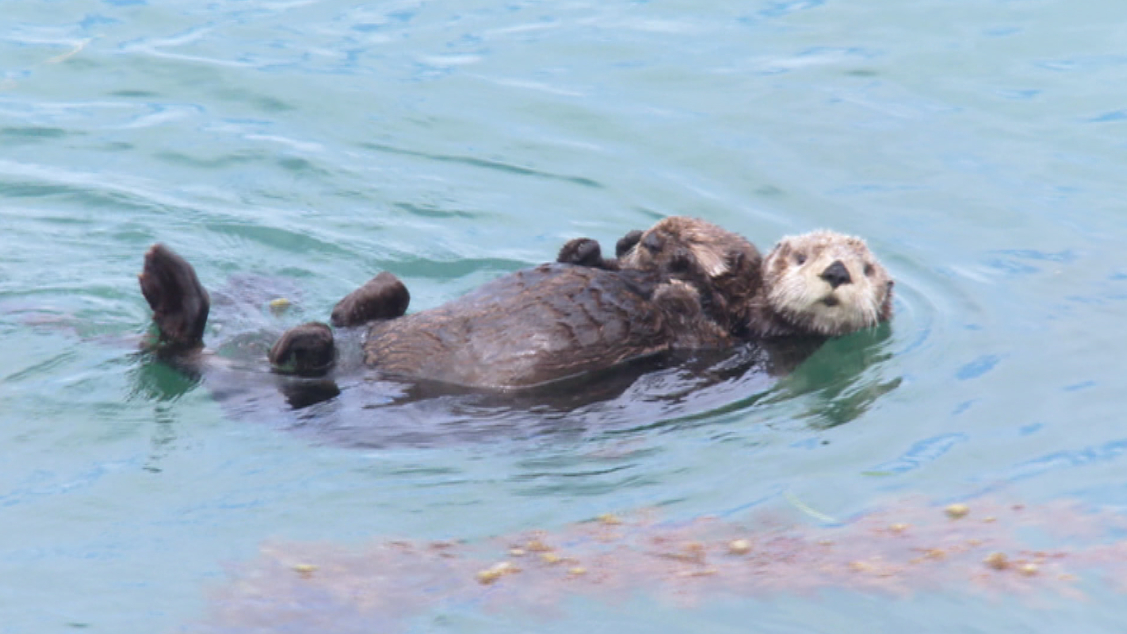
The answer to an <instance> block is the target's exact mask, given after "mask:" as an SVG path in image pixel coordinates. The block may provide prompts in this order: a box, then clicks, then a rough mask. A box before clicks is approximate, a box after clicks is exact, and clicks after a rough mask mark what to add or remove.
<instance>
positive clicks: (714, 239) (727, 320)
mask: <svg viewBox="0 0 1127 634" xmlns="http://www.w3.org/2000/svg"><path fill="white" fill-rule="evenodd" d="M623 247H626V248H627V249H628V250H626V251H625V252H624V253H620V255H619V260H618V262H619V265H620V266H621V267H622V268H624V269H639V270H647V271H657V272H659V273H661V274H662V275H663V276H667V277H670V278H676V279H682V280H685V281H688V282H690V283H691V284H693V285H694V286H695V287H696V289H697V291H698V293H699V294H700V295H701V297H702V304H703V305H704V306H705V310H706V311H707V312H708V313H709V315H710V316H711V317H712V318H713V319H715V320H716V322H717V323H718V324H719V325H720V326H721V327H722V328H724V329H725V330H739V329H740V328H742V327H743V325H744V324H746V322H747V312H748V310H749V309H750V300H751V298H752V297H753V296H754V295H755V294H756V293H757V292H758V291H759V289H760V283H761V277H760V264H761V263H762V258H761V257H760V255H759V251H758V250H756V248H755V246H754V245H752V244H751V243H750V242H748V241H747V240H746V239H745V238H744V237H743V236H740V235H737V234H735V233H732V232H731V231H727V230H725V229H722V228H720V227H718V226H716V225H714V224H712V223H710V222H706V221H704V220H700V219H698V218H687V217H683V216H672V217H669V218H664V219H662V220H660V221H658V222H657V224H655V225H654V226H652V227H650V228H649V229H647V230H646V231H645V232H643V233H641V235H640V236H638V235H633V234H631V235H628V236H627V237H626V238H623V240H620V241H619V250H620V251H621V250H622V249H623Z"/></svg>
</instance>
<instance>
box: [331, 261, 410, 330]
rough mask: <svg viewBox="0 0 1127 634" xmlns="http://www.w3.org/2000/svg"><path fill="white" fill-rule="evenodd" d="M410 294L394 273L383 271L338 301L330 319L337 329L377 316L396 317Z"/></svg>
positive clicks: (376, 317)
mask: <svg viewBox="0 0 1127 634" xmlns="http://www.w3.org/2000/svg"><path fill="white" fill-rule="evenodd" d="M410 303H411V294H410V293H409V292H407V287H406V286H404V285H403V282H401V281H400V280H399V278H398V277H396V276H395V275H393V274H391V273H388V272H387V271H384V272H382V273H380V274H379V275H377V276H375V277H373V278H372V279H370V280H368V281H367V282H365V283H364V285H363V286H361V287H360V288H358V289H356V290H354V291H352V292H351V293H349V294H348V295H346V296H345V297H344V299H342V300H340V301H339V302H337V305H336V306H334V307H333V313H332V316H331V317H330V319H331V320H332V322H333V325H334V326H337V327H338V328H342V327H346V326H358V325H360V324H363V323H365V322H369V321H374V320H376V319H395V318H396V317H402V316H403V314H404V313H406V312H407V305H408V304H410Z"/></svg>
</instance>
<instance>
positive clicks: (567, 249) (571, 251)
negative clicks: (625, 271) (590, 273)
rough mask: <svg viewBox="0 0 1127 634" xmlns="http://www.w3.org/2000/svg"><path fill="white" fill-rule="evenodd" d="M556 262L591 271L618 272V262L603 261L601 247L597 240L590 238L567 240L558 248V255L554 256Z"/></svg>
mask: <svg viewBox="0 0 1127 634" xmlns="http://www.w3.org/2000/svg"><path fill="white" fill-rule="evenodd" d="M556 262H560V263H561V264H576V265H579V266H588V267H591V268H593V269H607V270H609V271H617V270H618V261H617V260H604V259H603V249H602V247H600V246H599V242H598V241H597V240H592V239H591V238H575V239H574V240H568V241H567V244H565V245H563V247H562V248H560V253H559V255H558V256H556Z"/></svg>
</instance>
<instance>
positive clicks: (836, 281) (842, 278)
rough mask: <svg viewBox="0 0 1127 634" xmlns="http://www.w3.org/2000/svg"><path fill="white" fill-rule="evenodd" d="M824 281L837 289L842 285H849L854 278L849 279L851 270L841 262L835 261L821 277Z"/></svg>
mask: <svg viewBox="0 0 1127 634" xmlns="http://www.w3.org/2000/svg"><path fill="white" fill-rule="evenodd" d="M821 277H822V279H823V280H826V281H827V282H829V283H830V286H832V287H834V288H837V287H838V286H841V285H842V284H849V283H850V282H852V281H853V278H851V277H849V270H848V269H846V268H845V265H844V264H842V263H841V260H834V263H833V264H831V265H829V266H827V267H826V270H825V271H822V275H821Z"/></svg>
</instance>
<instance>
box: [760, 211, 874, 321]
mask: <svg viewBox="0 0 1127 634" xmlns="http://www.w3.org/2000/svg"><path fill="white" fill-rule="evenodd" d="M763 283H764V290H765V291H766V299H767V303H768V305H769V307H770V308H771V310H772V311H773V312H774V313H775V314H777V315H778V316H780V317H782V318H783V319H784V320H786V321H787V322H790V323H791V324H792V325H794V326H795V327H796V328H797V329H798V330H799V331H802V332H806V333H809V334H815V335H825V336H836V335H843V334H847V333H851V332H856V331H858V330H862V329H865V328H871V327H873V326H876V325H877V324H879V323H881V322H883V321H887V320H888V319H889V318H890V317H891V316H892V280H891V279H890V278H889V275H888V271H887V270H885V268H884V267H883V266H882V265H881V264H880V262H878V261H877V259H876V257H874V256H873V254H872V252H871V251H869V247H868V246H866V245H865V242H864V241H863V240H861V239H860V238H854V237H852V236H846V235H842V234H840V233H834V232H832V231H815V232H812V233H807V234H804V235H800V236H788V237H785V238H783V239H782V240H780V241H779V244H777V245H776V246H775V248H774V249H773V250H772V251H771V252H770V253H768V254H767V257H766V258H765V259H764V261H763Z"/></svg>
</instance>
